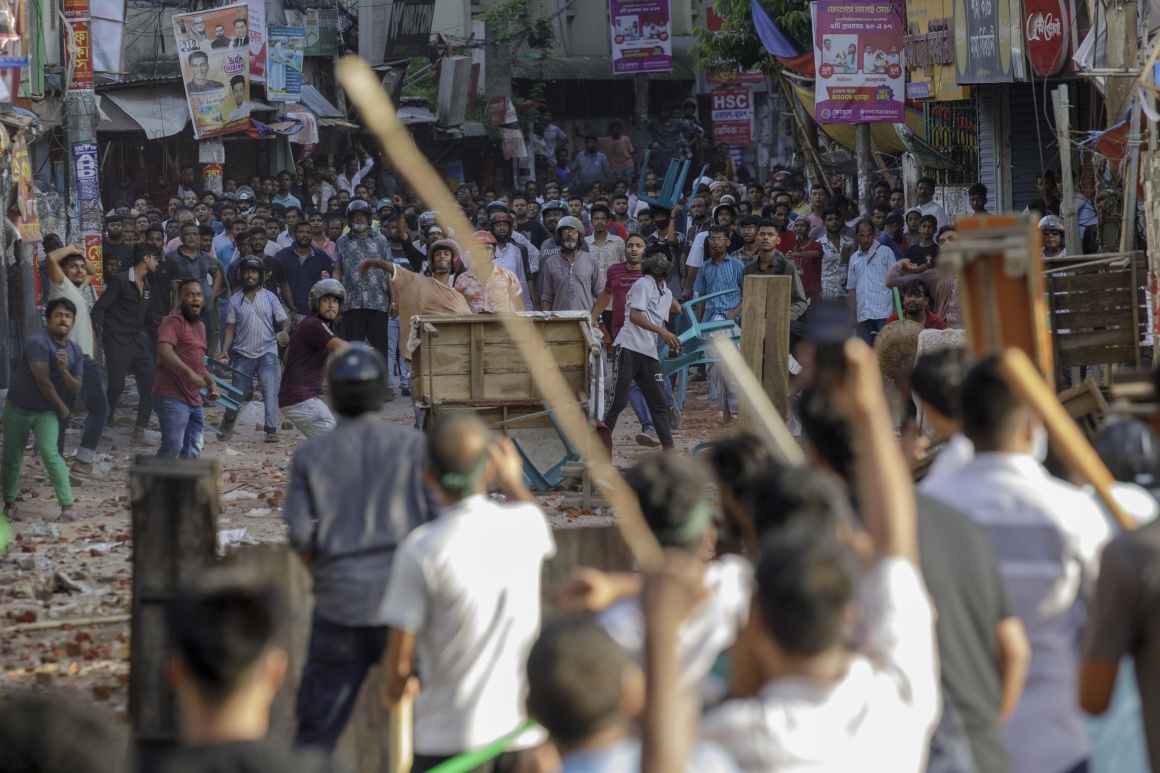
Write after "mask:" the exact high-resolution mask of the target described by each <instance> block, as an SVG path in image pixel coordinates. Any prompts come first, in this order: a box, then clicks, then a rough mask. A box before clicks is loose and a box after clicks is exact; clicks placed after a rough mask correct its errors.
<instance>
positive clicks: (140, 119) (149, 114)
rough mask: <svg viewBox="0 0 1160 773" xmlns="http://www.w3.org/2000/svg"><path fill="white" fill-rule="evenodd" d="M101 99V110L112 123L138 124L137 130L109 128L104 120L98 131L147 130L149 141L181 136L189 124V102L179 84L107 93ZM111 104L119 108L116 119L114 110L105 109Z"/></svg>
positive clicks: (122, 125) (117, 124) (98, 125)
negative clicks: (179, 134)
mask: <svg viewBox="0 0 1160 773" xmlns="http://www.w3.org/2000/svg"><path fill="white" fill-rule="evenodd" d="M100 96H101V102H102V108H101V109H102V110H103V111H104V113H105V115H106V116H108V118H109V122H110V124H113V125H115V126H120V127H124V119H128V120H129V121H132V122H133V123H135V124H136V127H135V128H109V129H106V128H105V127H104V126H103V124H104V121H103V120H102V121H101V123H99V124H97V131H139V130H140V131H144V132H145V136H146V137H148V138H149V139H153V140H156V139H161V138H162V137H172V136H173V135H174V134H178V133H179V132H180V131H181V130H182V129H184V128H185V125H186V124H187V123H189V103H188V102H186V100H185V89H184V88H183V87H182V86H181V85H180V84H162V85H158V86H151V87H146V86H141V87H133V88H128V89H116V90H111V91H106V92H104V93H103V94H101V95H100ZM110 103H112V104H113V105H114V106H115V108H120V112H121V116H123V118H122V117H121V116H118V118H116V119H114V118H113V116H112V115H110V112H116V110H115V108H108V107H105V106H107V105H109V104H110Z"/></svg>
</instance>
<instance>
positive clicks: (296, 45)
mask: <svg viewBox="0 0 1160 773" xmlns="http://www.w3.org/2000/svg"><path fill="white" fill-rule="evenodd" d="M305 50H306V28H305V27H267V28H266V99H268V100H270V101H271V102H297V101H298V100H299V99H301V98H302V56H303V52H304V51H305Z"/></svg>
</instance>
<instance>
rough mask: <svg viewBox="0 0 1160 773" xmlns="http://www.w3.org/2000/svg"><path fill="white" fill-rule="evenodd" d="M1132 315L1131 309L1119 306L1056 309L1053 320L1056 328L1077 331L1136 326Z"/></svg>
mask: <svg viewBox="0 0 1160 773" xmlns="http://www.w3.org/2000/svg"><path fill="white" fill-rule="evenodd" d="M1134 317H1135V315H1134V314H1132V310H1131V309H1129V308H1121V309H1106V310H1104V311H1057V312H1055V315H1054V316H1053V320H1054V321H1055V326H1056V328H1059V329H1064V330H1074V331H1079V330H1084V329H1085V328H1090V327H1127V328H1130V327H1138V326H1139V325H1138V323H1137V322H1136V321H1134Z"/></svg>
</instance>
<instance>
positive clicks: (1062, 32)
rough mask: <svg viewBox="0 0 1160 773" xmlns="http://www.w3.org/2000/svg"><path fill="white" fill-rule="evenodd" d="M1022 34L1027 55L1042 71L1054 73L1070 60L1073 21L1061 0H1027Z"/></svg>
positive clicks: (1033, 65) (1024, 8) (1036, 69)
mask: <svg viewBox="0 0 1160 773" xmlns="http://www.w3.org/2000/svg"><path fill="white" fill-rule="evenodd" d="M1023 38H1024V40H1026V41H1027V58H1028V59H1030V60H1031V66H1032V67H1033V68H1035V72H1037V73H1039V74H1040V75H1054V74H1055V73H1057V72H1059V68H1061V67H1063V63H1064V62H1065V61H1067V52H1068V49H1069V48H1070V46H1069V41H1070V39H1071V22H1070V20H1069V18H1068V15H1067V9H1066V7H1065V6H1064V5H1063V3H1062V2H1060V0H1024V4H1023Z"/></svg>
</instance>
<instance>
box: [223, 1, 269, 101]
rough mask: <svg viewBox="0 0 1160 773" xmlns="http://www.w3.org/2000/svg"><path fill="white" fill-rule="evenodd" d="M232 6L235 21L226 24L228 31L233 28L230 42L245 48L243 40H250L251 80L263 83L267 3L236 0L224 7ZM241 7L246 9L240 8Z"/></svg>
mask: <svg viewBox="0 0 1160 773" xmlns="http://www.w3.org/2000/svg"><path fill="white" fill-rule="evenodd" d="M231 7H232V8H233V10H234V17H233V21H232V22H229V23H227V26H226V30H227V31H228V30H230V29H233V32H232V33H230V34H231V36H232V39H231V41H230V44H231V45H237V46H239V47H242V48H244V47H245V43H243V42H242V41H243V40H248V41H249V49H250V80H252V81H256V82H257V83H261V82H262V81H264V80H265V79H266V4H265V3H264V2H255V3H244V2H243V3H238V2H236V0H235V5H233V6H225V7H224V8H231ZM241 8H245V9H246V10H245V11H241V10H239V9H241ZM219 10H223V9H219ZM231 25H232V26H231ZM239 25H240V26H239ZM235 41H237V42H236V43H235Z"/></svg>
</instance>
